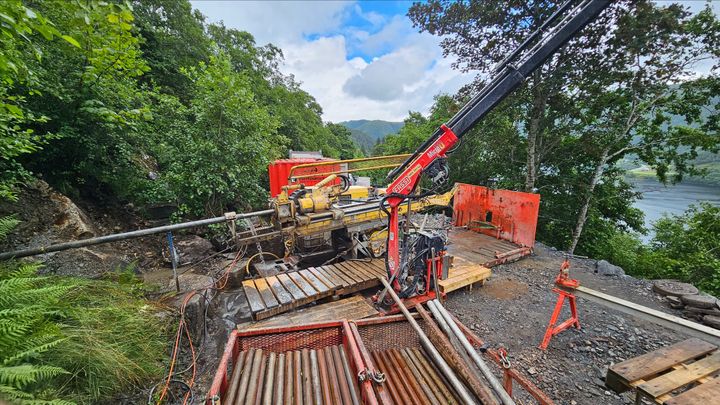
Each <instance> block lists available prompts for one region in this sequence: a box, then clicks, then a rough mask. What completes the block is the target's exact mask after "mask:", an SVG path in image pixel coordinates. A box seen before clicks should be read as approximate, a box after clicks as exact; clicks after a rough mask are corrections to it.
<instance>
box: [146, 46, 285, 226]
mask: <svg viewBox="0 0 720 405" xmlns="http://www.w3.org/2000/svg"><path fill="white" fill-rule="evenodd" d="M186 74H187V76H188V78H189V79H190V81H191V83H192V86H193V89H194V92H193V94H192V96H191V98H190V105H189V106H188V107H184V106H183V105H182V104H180V103H179V102H177V101H173V99H172V98H164V99H163V100H164V101H163V102H162V104H160V106H159V107H160V108H159V110H158V112H159V115H162V116H163V117H164V118H163V119H162V120H160V121H158V122H157V123H155V124H157V125H158V126H157V127H155V128H154V131H155V133H156V134H157V135H156V136H157V138H156V139H154V141H153V142H154V143H155V146H154V151H155V153H156V155H157V160H158V165H159V167H160V171H159V177H158V178H157V180H155V181H156V182H157V184H158V185H157V186H156V187H159V188H161V189H162V190H166V192H168V194H169V195H167V196H169V197H171V199H172V200H176V201H178V202H180V203H181V204H182V206H183V211H184V212H186V213H189V214H193V215H203V214H210V215H218V214H220V213H222V212H224V210H225V209H227V208H229V207H233V208H236V209H247V208H250V207H253V206H258V205H260V204H262V203H263V202H264V199H265V197H266V194H267V192H266V191H265V188H264V187H263V184H262V183H261V181H260V179H262V177H263V174H264V173H265V171H266V170H267V165H268V163H269V162H270V160H271V159H273V158H275V157H277V156H280V154H281V153H282V150H283V149H284V145H285V144H286V143H287V139H285V138H284V137H283V136H281V135H279V134H278V133H277V126H278V124H277V121H276V120H275V119H273V118H272V117H271V116H270V115H269V113H268V112H267V111H266V110H265V109H264V108H262V107H261V106H260V105H258V102H257V100H256V99H255V96H254V93H253V91H252V85H251V82H250V80H249V79H248V77H247V76H246V75H245V74H244V73H239V72H236V71H234V70H233V68H232V64H231V61H230V58H229V57H228V56H227V55H226V54H225V53H223V52H219V53H218V55H217V56H212V57H211V58H210V62H209V63H208V64H205V63H200V65H199V66H198V67H196V68H191V69H188V70H187V71H186Z"/></svg>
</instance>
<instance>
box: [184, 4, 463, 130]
mask: <svg viewBox="0 0 720 405" xmlns="http://www.w3.org/2000/svg"><path fill="white" fill-rule="evenodd" d="M193 6H194V7H195V8H197V9H199V10H200V11H201V12H202V13H203V14H205V15H206V16H207V17H208V20H209V21H210V22H217V21H220V20H223V21H224V23H225V25H226V26H228V27H232V28H237V29H241V30H245V31H248V32H250V33H251V34H253V35H254V36H255V37H256V39H257V43H258V44H264V43H267V42H272V43H274V44H276V45H278V46H279V47H280V48H282V50H283V53H284V55H285V63H284V64H283V67H282V70H283V72H285V73H288V74H293V75H294V76H295V78H296V79H297V80H298V81H300V82H301V83H302V86H301V87H302V88H303V89H304V90H305V91H307V92H308V93H310V94H311V95H313V96H314V97H315V98H316V100H317V101H318V103H319V104H320V105H321V106H322V108H323V119H324V120H326V121H333V122H338V121H345V120H351V119H362V118H365V119H383V120H392V121H400V120H402V119H403V118H405V117H406V116H407V113H408V111H410V110H413V111H421V112H427V111H428V110H429V108H430V106H431V105H432V101H433V96H434V95H436V94H438V93H440V92H446V93H454V92H455V91H457V89H459V88H460V87H461V86H462V85H463V84H465V83H467V82H469V81H470V80H471V78H472V77H471V75H468V74H461V73H460V72H458V71H454V70H452V69H451V68H450V64H451V62H450V61H449V60H446V59H443V58H442V51H441V49H440V46H439V39H438V38H436V37H433V36H431V35H428V34H420V33H417V32H416V31H415V30H414V29H413V28H412V25H411V23H410V21H409V20H408V19H407V17H405V16H399V15H398V16H392V17H390V16H384V15H381V14H377V13H372V12H369V13H366V12H363V10H362V8H361V6H360V5H359V4H356V3H347V2H343V3H340V2H309V3H306V2H240V3H226V2H208V1H202V2H200V1H195V2H193ZM353 12H354V13H355V15H356V16H359V17H360V18H362V19H364V20H365V21H367V22H369V23H370V27H369V28H367V27H366V28H365V29H366V30H372V31H373V32H368V31H366V30H362V29H358V28H355V27H347V26H343V24H344V23H345V22H346V20H347V18H348V16H349V15H350V13H353ZM308 37H311V38H313V39H311V40H310V39H307V38H308ZM357 54H364V55H377V57H375V58H373V59H372V60H369V61H367V62H366V61H365V60H363V59H362V58H361V57H349V56H348V55H357Z"/></svg>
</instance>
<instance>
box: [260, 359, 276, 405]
mask: <svg viewBox="0 0 720 405" xmlns="http://www.w3.org/2000/svg"><path fill="white" fill-rule="evenodd" d="M276 383H277V381H276V380H275V353H270V356H268V362H267V376H266V377H265V389H264V390H263V395H262V404H263V405H272V397H273V390H274V389H275V384H276Z"/></svg>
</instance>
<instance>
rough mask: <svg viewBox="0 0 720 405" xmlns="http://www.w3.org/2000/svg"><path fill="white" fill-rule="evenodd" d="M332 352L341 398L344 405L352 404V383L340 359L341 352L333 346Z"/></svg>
mask: <svg viewBox="0 0 720 405" xmlns="http://www.w3.org/2000/svg"><path fill="white" fill-rule="evenodd" d="M330 352H331V353H332V357H333V364H334V365H335V372H336V373H337V379H338V385H339V386H340V396H341V397H342V400H343V404H347V405H350V404H352V396H351V395H350V390H351V389H352V388H351V387H350V381H348V380H347V378H345V376H346V374H345V371H344V367H343V364H342V359H341V358H340V352H339V350H338V347H337V346H331V347H330Z"/></svg>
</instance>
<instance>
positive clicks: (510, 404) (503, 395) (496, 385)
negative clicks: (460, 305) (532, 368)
mask: <svg viewBox="0 0 720 405" xmlns="http://www.w3.org/2000/svg"><path fill="white" fill-rule="evenodd" d="M428 305H434V306H435V308H437V309H438V311H439V313H440V315H441V316H442V317H443V318H444V319H445V322H447V324H448V326H450V330H452V332H453V333H454V334H455V336H456V337H457V339H458V340H459V341H460V343H461V344H462V345H463V347H464V348H465V350H466V351H467V353H468V354H469V355H470V357H471V358H472V359H473V361H474V362H475V364H476V365H477V366H478V368H479V369H480V371H482V373H483V375H484V376H485V379H487V381H488V382H489V383H490V386H491V387H492V388H493V389H494V390H495V393H496V394H497V395H498V397H500V401H502V403H503V404H504V405H515V401H514V400H513V399H512V398H511V397H510V395H509V394H508V393H507V391H505V388H503V386H502V384H501V383H500V381H498V379H497V378H496V377H495V375H494V374H493V373H492V371H491V370H490V367H488V365H487V364H485V361H484V360H483V359H482V358H481V357H480V355H479V354H478V352H477V351H476V350H475V348H474V347H473V346H472V344H470V341H468V339H467V337H465V335H464V334H463V333H462V331H461V330H460V328H459V327H458V326H457V324H456V323H455V321H454V320H453V319H452V317H451V316H450V313H448V311H447V310H446V309H445V307H443V306H442V304H440V302H439V301H438V300H431V301H428Z"/></svg>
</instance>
